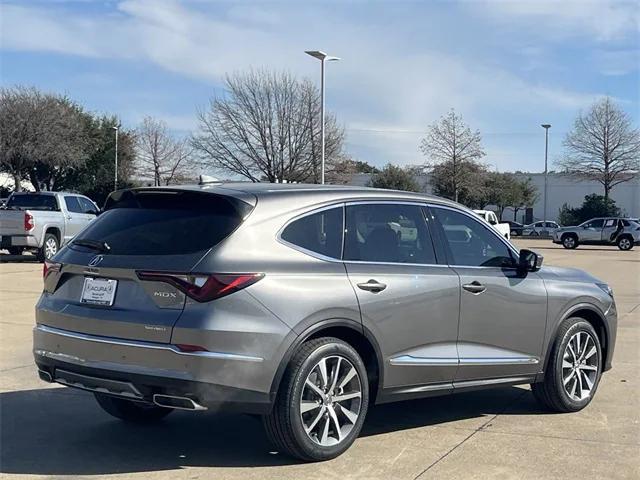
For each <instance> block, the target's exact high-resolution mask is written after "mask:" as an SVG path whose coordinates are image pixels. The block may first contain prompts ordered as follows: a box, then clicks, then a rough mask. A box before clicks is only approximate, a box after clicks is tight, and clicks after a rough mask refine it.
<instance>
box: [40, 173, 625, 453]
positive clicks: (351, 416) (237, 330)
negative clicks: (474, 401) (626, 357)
mask: <svg viewBox="0 0 640 480" xmlns="http://www.w3.org/2000/svg"><path fill="white" fill-rule="evenodd" d="M394 224H396V225H401V227H402V230H401V233H400V235H398V233H397V232H398V230H397V229H396V228H394V227H393V225H394ZM541 265H542V256H540V255H538V254H536V253H534V252H532V251H529V250H520V251H518V250H516V249H515V247H514V246H513V245H511V243H510V242H508V241H507V240H506V239H505V238H504V236H502V235H501V234H499V233H498V232H496V230H495V229H494V228H492V227H490V226H489V225H488V224H487V223H486V222H484V221H483V220H481V219H479V218H478V217H477V215H475V214H474V213H473V212H472V211H471V210H468V209H466V208H464V207H461V206H460V205H458V204H456V203H453V202H451V201H448V200H444V199H441V198H437V197H432V196H426V195H420V194H414V193H409V192H397V191H389V190H376V189H368V188H359V187H328V186H324V185H323V186H320V185H294V184H289V185H287V184H284V185H273V184H260V183H256V184H246V183H245V184H242V183H241V184H233V183H229V184H223V185H217V186H213V185H208V186H202V187H199V186H193V187H158V188H139V189H132V190H123V191H118V192H115V193H112V194H111V195H110V197H109V198H108V199H107V202H106V204H105V211H104V212H103V213H102V214H101V215H100V216H99V217H98V219H97V220H96V221H95V222H93V223H91V224H90V225H89V226H88V227H87V228H86V229H85V230H83V231H82V232H81V233H80V234H79V235H78V236H77V237H76V238H74V240H73V241H71V242H70V243H69V245H68V246H67V248H64V249H62V250H61V251H60V252H58V254H57V255H56V256H55V257H54V258H53V259H52V260H50V261H47V262H46V263H45V267H44V273H43V275H44V291H43V293H42V296H41V297H40V300H39V301H38V304H37V306H36V327H35V330H34V347H33V351H34V356H35V362H36V364H37V367H38V370H39V376H40V378H41V379H43V380H45V381H48V382H58V383H60V384H63V385H67V386H70V387H74V388H81V389H84V390H89V391H93V392H94V394H95V398H96V400H97V402H98V404H99V405H100V406H101V407H102V408H103V409H104V410H105V411H106V412H108V413H109V414H111V415H113V416H115V417H117V418H120V419H123V420H127V421H132V422H152V421H157V420H159V419H161V418H163V417H165V416H166V415H167V414H169V413H171V411H172V410H176V409H180V410H204V409H208V408H210V409H215V410H216V411H218V410H219V409H222V410H224V409H228V410H229V409H232V410H235V411H240V412H246V413H253V414H259V415H262V418H263V423H264V426H265V428H266V432H267V434H268V436H269V437H270V439H271V441H272V442H273V443H274V444H275V445H276V447H277V448H278V450H279V451H281V452H287V453H289V454H291V455H293V456H296V457H298V458H301V459H303V460H309V461H312V460H313V461H315V460H325V459H329V458H332V457H335V456H337V455H339V454H341V453H342V452H344V451H345V450H346V449H347V448H348V447H349V446H350V445H351V444H352V443H353V441H354V440H355V438H356V437H357V436H358V434H359V433H360V430H361V428H362V425H363V422H364V420H365V416H366V414H367V410H368V408H369V405H371V404H380V403H385V402H393V401H398V400H404V399H412V398H419V397H424V396H429V395H437V394H450V393H452V392H459V391H466V390H470V389H478V388H489V387H495V386H504V385H513V384H531V385H532V389H533V394H534V395H535V397H536V398H537V399H538V400H539V401H540V402H541V403H542V404H543V405H545V406H546V407H548V408H550V409H552V410H555V411H561V412H575V411H578V410H581V409H582V408H584V407H585V406H586V405H588V404H589V402H590V401H591V399H592V398H593V396H594V394H595V392H596V390H597V388H598V384H599V381H600V376H601V374H602V372H603V371H606V370H609V369H610V368H611V358H612V355H613V350H614V345H615V340H616V307H615V302H614V299H613V293H612V291H611V289H610V288H609V287H608V286H607V285H606V284H605V283H604V282H602V281H601V280H598V279H596V278H594V277H592V276H590V275H589V274H587V273H585V272H582V271H579V270H576V269H565V268H559V267H544V268H542V267H541Z"/></svg>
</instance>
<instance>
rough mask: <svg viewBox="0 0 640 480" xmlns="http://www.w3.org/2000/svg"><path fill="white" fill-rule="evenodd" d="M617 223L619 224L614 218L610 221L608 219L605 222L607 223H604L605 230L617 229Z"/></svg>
mask: <svg viewBox="0 0 640 480" xmlns="http://www.w3.org/2000/svg"><path fill="white" fill-rule="evenodd" d="M616 223H617V220H615V219H613V218H610V219H608V220H605V222H604V226H605V228H606V227H615V226H616Z"/></svg>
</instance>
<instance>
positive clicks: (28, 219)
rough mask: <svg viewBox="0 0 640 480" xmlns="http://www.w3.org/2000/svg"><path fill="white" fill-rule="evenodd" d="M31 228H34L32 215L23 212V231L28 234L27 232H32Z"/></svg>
mask: <svg viewBox="0 0 640 480" xmlns="http://www.w3.org/2000/svg"><path fill="white" fill-rule="evenodd" d="M33 227H35V223H33V215H31V214H30V213H27V212H25V214H24V231H25V232H29V231H31V230H33Z"/></svg>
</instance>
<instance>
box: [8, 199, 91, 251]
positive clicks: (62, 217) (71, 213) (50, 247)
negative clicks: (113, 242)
mask: <svg viewBox="0 0 640 480" xmlns="http://www.w3.org/2000/svg"><path fill="white" fill-rule="evenodd" d="M97 214H98V207H97V206H96V204H95V203H93V202H92V201H91V200H90V199H89V198H87V197H85V196H83V195H78V194H75V193H65V192H15V193H13V194H11V196H10V197H9V199H8V200H7V204H6V206H5V208H4V209H3V210H1V211H0V237H1V239H0V248H2V249H6V250H9V253H10V254H12V255H20V254H22V253H23V252H24V251H25V250H31V251H35V252H36V253H37V255H38V256H39V257H40V259H41V260H45V259H49V258H52V257H53V256H54V255H55V254H56V253H57V252H58V250H59V249H60V247H61V246H63V245H65V244H66V243H68V242H69V241H70V240H71V239H72V238H73V237H74V236H75V235H76V234H77V233H78V232H80V231H81V230H82V229H83V228H84V227H86V226H87V224H88V223H89V222H91V221H92V220H93V219H94V218H96V215H97Z"/></svg>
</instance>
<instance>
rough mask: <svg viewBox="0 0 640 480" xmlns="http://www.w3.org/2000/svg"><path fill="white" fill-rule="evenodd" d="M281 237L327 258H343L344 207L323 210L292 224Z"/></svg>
mask: <svg viewBox="0 0 640 480" xmlns="http://www.w3.org/2000/svg"><path fill="white" fill-rule="evenodd" d="M280 237H281V238H282V239H283V240H285V241H287V242H289V243H292V244H293V245H297V246H298V247H301V248H304V249H306V250H310V251H312V252H315V253H319V254H321V255H324V256H325V257H331V258H337V259H339V258H340V257H341V256H342V207H336V208H332V209H330V210H323V211H321V212H318V213H314V214H311V215H307V216H306V217H302V218H299V219H298V220H295V221H293V222H291V223H290V224H289V225H287V227H286V228H285V229H284V230H283V232H282V234H281V235H280Z"/></svg>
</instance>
